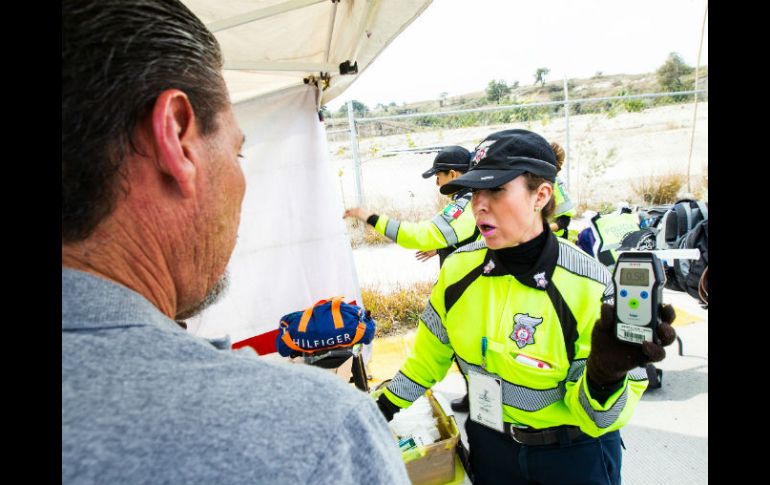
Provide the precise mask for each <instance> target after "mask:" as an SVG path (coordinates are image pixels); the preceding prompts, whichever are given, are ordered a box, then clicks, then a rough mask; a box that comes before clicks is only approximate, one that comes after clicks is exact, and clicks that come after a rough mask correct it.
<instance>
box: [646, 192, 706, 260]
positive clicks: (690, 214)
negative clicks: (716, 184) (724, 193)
mask: <svg viewBox="0 0 770 485" xmlns="http://www.w3.org/2000/svg"><path fill="white" fill-rule="evenodd" d="M708 218H709V215H708V204H706V203H704V202H700V201H697V200H693V199H682V200H679V201H677V202H676V203H675V204H674V205H673V206H671V208H670V209H668V210H667V211H666V212H665V214H663V216H661V217H660V218H658V219H657V220H656V221H655V223H654V226H653V227H655V228H656V230H657V231H658V240H657V244H656V246H657V248H658V249H678V248H680V247H681V242H682V239H683V238H684V237H685V236H686V235H687V233H688V232H690V231H691V230H692V229H693V228H694V227H695V226H696V225H697V224H698V223H699V222H700V221H702V220H704V219H708Z"/></svg>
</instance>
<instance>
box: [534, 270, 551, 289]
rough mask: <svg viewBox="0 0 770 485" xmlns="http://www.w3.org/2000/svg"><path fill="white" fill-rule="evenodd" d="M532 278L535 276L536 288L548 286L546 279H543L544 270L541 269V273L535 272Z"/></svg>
mask: <svg viewBox="0 0 770 485" xmlns="http://www.w3.org/2000/svg"><path fill="white" fill-rule="evenodd" d="M533 278H535V284H536V285H537V287H538V288H545V287H546V286H548V280H547V279H545V271H543V272H542V273H538V274H536V275H535V276H533Z"/></svg>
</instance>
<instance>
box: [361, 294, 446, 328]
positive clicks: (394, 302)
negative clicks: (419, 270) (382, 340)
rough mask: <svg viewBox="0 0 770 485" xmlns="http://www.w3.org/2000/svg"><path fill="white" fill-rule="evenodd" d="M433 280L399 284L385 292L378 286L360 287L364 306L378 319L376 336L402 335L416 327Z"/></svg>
mask: <svg viewBox="0 0 770 485" xmlns="http://www.w3.org/2000/svg"><path fill="white" fill-rule="evenodd" d="M432 288H433V283H432V282H430V281H418V282H416V283H413V284H411V285H407V286H401V285H397V286H396V287H395V289H394V290H392V291H389V292H387V293H386V292H383V291H382V290H380V288H379V287H373V286H363V287H361V298H362V299H363V303H364V308H366V309H367V310H369V311H371V312H372V317H373V318H374V320H375V321H376V322H377V331H376V333H375V335H376V336H377V337H385V336H388V335H399V334H402V333H405V332H406V331H408V330H411V329H414V328H417V322H418V320H419V318H420V315H421V314H422V312H423V310H425V305H426V304H427V302H428V297H429V296H430V290H431V289H432Z"/></svg>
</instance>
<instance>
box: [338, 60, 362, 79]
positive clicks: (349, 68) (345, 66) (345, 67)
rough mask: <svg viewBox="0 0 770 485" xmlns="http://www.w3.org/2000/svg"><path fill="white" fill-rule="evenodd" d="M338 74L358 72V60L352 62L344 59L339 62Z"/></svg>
mask: <svg viewBox="0 0 770 485" xmlns="http://www.w3.org/2000/svg"><path fill="white" fill-rule="evenodd" d="M340 74H341V75H343V76H344V75H345V74H358V61H356V62H354V63H353V64H351V63H350V61H345V62H343V63H342V64H340Z"/></svg>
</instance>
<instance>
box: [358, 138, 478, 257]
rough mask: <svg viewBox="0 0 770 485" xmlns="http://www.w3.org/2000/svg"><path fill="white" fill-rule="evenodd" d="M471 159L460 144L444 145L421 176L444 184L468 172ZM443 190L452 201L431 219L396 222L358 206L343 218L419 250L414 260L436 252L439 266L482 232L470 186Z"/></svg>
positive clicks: (409, 247)
mask: <svg viewBox="0 0 770 485" xmlns="http://www.w3.org/2000/svg"><path fill="white" fill-rule="evenodd" d="M470 159H471V154H470V152H469V151H468V150H466V149H465V148H463V147H461V146H458V145H452V146H448V147H444V148H443V149H442V150H441V151H440V152H439V153H438V155H436V158H435V159H434V160H433V166H432V167H431V168H430V169H428V170H427V171H425V172H424V173H423V174H422V177H423V178H428V177H431V176H433V175H435V176H436V185H438V186H439V187H443V186H444V185H446V184H447V183H449V182H451V181H453V180H454V179H456V178H457V177H459V176H461V175H462V174H464V173H465V172H467V171H468V168H469V166H470ZM442 193H445V194H446V195H450V194H451V199H452V200H451V201H450V202H449V203H448V204H447V205H446V207H444V209H443V210H442V211H441V212H440V213H439V214H437V215H436V216H435V217H434V218H433V219H430V220H425V221H419V222H408V221H398V220H396V219H392V218H390V217H388V216H386V215H382V214H380V215H378V214H374V213H371V212H368V211H366V210H365V209H363V208H361V207H353V208H350V209H348V210H346V211H345V215H344V217H355V218H356V219H359V220H361V221H363V222H367V223H369V224H370V225H372V227H374V229H375V230H376V231H377V232H379V233H380V234H383V235H385V236H386V237H388V238H390V239H392V240H393V241H394V242H395V243H396V244H398V245H399V246H401V247H404V248H407V249H419V250H420V251H419V252H418V253H417V259H419V260H421V261H424V260H426V259H428V258H430V257H431V256H434V255H435V253H438V256H439V266H441V265H442V264H443V263H444V259H445V258H446V257H447V256H448V255H449V254H451V253H452V251H454V250H455V249H457V248H459V247H460V246H462V245H464V244H467V243H470V242H473V241H475V240H477V239H479V238H480V235H481V233H480V231H479V229H478V227H476V220H475V219H474V218H473V213H472V211H471V210H470V206H469V205H468V204H469V202H470V201H471V191H470V189H465V188H464V189H460V190H459V191H455V192H454V193H451V192H450V193H447V192H444V191H442Z"/></svg>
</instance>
